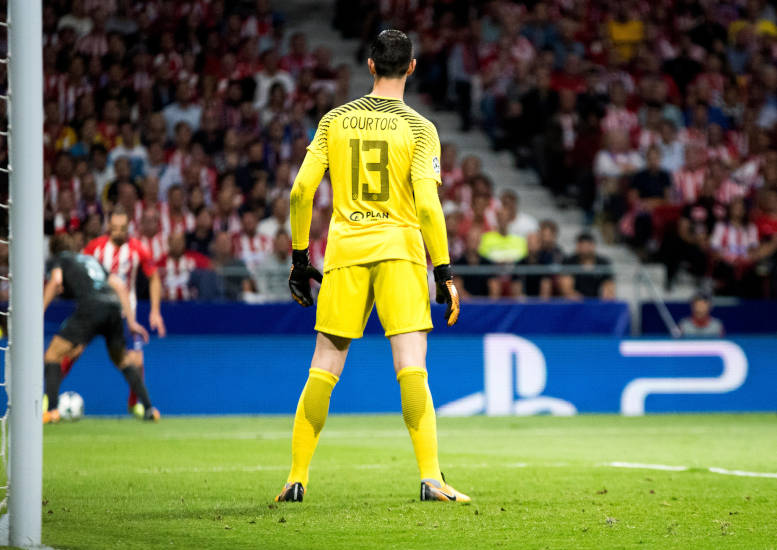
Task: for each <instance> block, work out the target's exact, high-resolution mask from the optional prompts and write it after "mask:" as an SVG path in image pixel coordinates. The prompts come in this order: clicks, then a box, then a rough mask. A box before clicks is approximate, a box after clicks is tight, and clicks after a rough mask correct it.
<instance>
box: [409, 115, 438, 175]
mask: <svg viewBox="0 0 777 550" xmlns="http://www.w3.org/2000/svg"><path fill="white" fill-rule="evenodd" d="M414 140H415V149H414V150H413V161H412V163H411V165H410V180H411V181H412V182H413V186H415V185H416V184H417V183H419V182H422V181H426V180H431V181H434V182H435V183H436V184H437V185H440V184H441V183H442V180H441V179H440V138H439V137H438V136H437V128H435V127H434V124H432V123H431V122H429V121H426V122H425V124H424V125H423V126H422V127H421V129H420V130H417V131H416V134H415V136H414Z"/></svg>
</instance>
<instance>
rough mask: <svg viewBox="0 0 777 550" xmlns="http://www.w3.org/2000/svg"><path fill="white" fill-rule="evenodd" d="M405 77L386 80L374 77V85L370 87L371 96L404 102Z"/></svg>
mask: <svg viewBox="0 0 777 550" xmlns="http://www.w3.org/2000/svg"><path fill="white" fill-rule="evenodd" d="M406 81H407V76H406V75H405V76H402V77H401V78H386V77H379V76H376V77H375V84H373V86H372V92H370V93H371V95H377V96H380V97H390V98H393V99H400V100H403V101H404V98H405V82H406Z"/></svg>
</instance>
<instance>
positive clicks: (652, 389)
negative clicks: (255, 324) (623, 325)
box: [62, 333, 777, 415]
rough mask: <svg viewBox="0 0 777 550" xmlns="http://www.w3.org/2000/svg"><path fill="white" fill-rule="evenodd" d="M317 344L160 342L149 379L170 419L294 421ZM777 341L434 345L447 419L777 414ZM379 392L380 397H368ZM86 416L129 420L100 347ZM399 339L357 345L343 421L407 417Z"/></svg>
mask: <svg viewBox="0 0 777 550" xmlns="http://www.w3.org/2000/svg"><path fill="white" fill-rule="evenodd" d="M314 341H315V338H314V336H313V335H312V334H310V335H307V336H299V335H289V336H245V335H237V336H235V335H232V336H225V335H201V336H180V335H179V336H176V335H173V336H168V337H167V338H165V339H155V340H153V341H152V343H151V344H150V345H149V346H148V347H147V348H146V364H147V367H146V379H147V382H148V386H149V390H150V392H151V396H152V399H153V400H154V402H155V404H156V405H157V406H158V407H159V408H160V410H161V411H162V413H163V414H268V413H269V414H290V413H293V411H294V408H295V406H296V402H297V398H298V396H299V391H300V390H301V388H302V386H303V384H304V382H305V379H306V376H307V369H308V366H309V364H310V358H311V355H312V351H313V345H314ZM775 357H777V340H775V339H774V338H771V337H748V338H735V339H730V340H630V339H620V338H615V337H604V336H593V337H580V336H578V337H570V336H536V337H534V336H533V337H531V338H527V337H520V336H516V335H515V334H506V333H496V334H487V335H478V336H458V337H451V336H440V335H436V334H434V333H433V334H432V335H431V336H430V338H429V353H428V368H429V372H430V378H429V384H430V386H431V389H432V393H433V395H434V398H435V404H436V406H437V408H438V410H439V411H440V413H441V414H446V415H471V414H489V415H512V414H560V415H568V414H576V413H622V414H630V415H639V414H643V413H652V412H658V413H660V412H712V411H774V410H777V365H776V364H775V360H774V358H775ZM365 388H369V391H365ZM66 390H75V391H78V392H79V393H81V394H82V395H83V397H84V399H85V402H86V412H87V414H126V400H125V399H126V394H127V388H126V384H125V382H124V380H123V378H122V376H121V375H120V374H119V373H118V371H116V370H115V369H114V368H113V367H112V366H111V365H110V363H109V361H108V357H107V354H106V352H105V350H104V346H103V345H102V344H101V343H99V342H95V345H93V346H90V348H89V349H88V350H87V352H86V353H85V354H84V356H83V357H82V358H81V360H79V362H78V363H77V364H76V366H75V367H74V368H73V371H72V372H71V373H70V375H68V377H67V378H66V379H65V381H64V382H63V384H62V391H66ZM399 407H400V400H399V389H398V386H397V383H396V379H395V375H394V371H393V368H392V362H391V352H390V348H389V344H388V341H387V340H386V339H385V338H383V337H381V336H366V337H364V338H363V339H361V340H357V341H354V343H353V344H352V348H351V351H350V353H349V357H348V361H347V363H346V369H345V372H344V373H343V376H342V377H341V380H340V382H339V383H338V385H337V387H336V388H335V391H334V393H333V397H332V403H331V410H332V412H335V413H379V412H396V411H399Z"/></svg>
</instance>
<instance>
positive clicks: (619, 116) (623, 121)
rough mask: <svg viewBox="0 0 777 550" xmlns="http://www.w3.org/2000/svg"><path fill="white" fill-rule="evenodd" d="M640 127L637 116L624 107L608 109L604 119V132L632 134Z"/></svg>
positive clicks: (610, 107) (609, 107)
mask: <svg viewBox="0 0 777 550" xmlns="http://www.w3.org/2000/svg"><path fill="white" fill-rule="evenodd" d="M638 125H639V119H638V118H637V115H635V114H634V113H632V112H631V111H629V110H628V109H626V108H623V107H613V106H612V105H610V106H608V107H607V111H606V113H605V115H604V118H603V119H602V131H604V132H611V131H613V130H625V131H627V132H629V133H631V132H632V131H633V130H634V129H636V127H637V126H638Z"/></svg>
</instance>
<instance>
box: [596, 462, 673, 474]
mask: <svg viewBox="0 0 777 550" xmlns="http://www.w3.org/2000/svg"><path fill="white" fill-rule="evenodd" d="M604 465H605V466H612V467H613V468H635V469H639V470H665V471H667V472H684V471H685V470H687V469H688V466H670V465H669V464H643V463H641V462H607V463H605V464H604Z"/></svg>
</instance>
